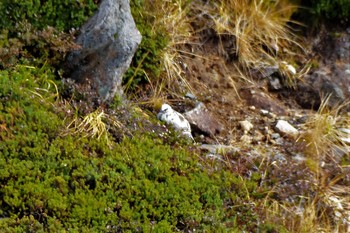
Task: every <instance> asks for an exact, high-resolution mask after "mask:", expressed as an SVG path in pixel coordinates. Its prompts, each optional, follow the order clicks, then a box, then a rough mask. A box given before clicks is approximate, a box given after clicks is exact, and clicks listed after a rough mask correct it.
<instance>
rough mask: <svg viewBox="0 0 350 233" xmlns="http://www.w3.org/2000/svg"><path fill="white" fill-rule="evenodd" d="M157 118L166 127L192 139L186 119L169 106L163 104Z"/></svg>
mask: <svg viewBox="0 0 350 233" xmlns="http://www.w3.org/2000/svg"><path fill="white" fill-rule="evenodd" d="M157 118H158V119H159V120H161V121H164V122H165V123H167V124H168V125H171V126H172V127H174V129H175V130H177V131H180V132H181V133H182V134H183V135H184V136H186V137H188V138H190V139H192V140H194V139H193V137H192V134H191V126H190V123H189V122H188V121H187V120H186V118H185V117H184V116H183V115H182V114H181V113H179V112H177V111H175V110H174V109H172V107H171V106H170V105H169V104H163V105H162V107H161V109H160V111H159V113H158V114H157Z"/></svg>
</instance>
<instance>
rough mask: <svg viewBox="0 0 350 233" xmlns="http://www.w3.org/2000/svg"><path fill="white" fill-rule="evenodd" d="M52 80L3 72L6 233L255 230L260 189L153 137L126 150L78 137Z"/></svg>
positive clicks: (24, 71) (127, 143)
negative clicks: (253, 204)
mask: <svg viewBox="0 0 350 233" xmlns="http://www.w3.org/2000/svg"><path fill="white" fill-rule="evenodd" d="M53 78H54V76H53V75H52V71H51V69H50V67H42V68H41V69H39V68H36V67H32V66H28V65H20V66H19V65H18V66H16V67H15V68H13V69H10V70H8V71H1V72H0V80H1V81H0V93H1V94H0V103H1V105H0V138H1V144H0V171H1V172H0V181H1V182H0V184H1V188H0V196H1V202H0V204H1V212H0V214H1V217H2V218H1V220H0V229H1V232H62V231H63V232H64V231H70V232H125V231H130V232H137V231H142V232H151V231H152V232H174V231H176V230H180V231H192V230H194V229H196V230H200V231H217V230H222V231H224V230H225V229H228V225H227V224H228V223H230V224H231V225H232V224H233V225H234V223H235V221H239V219H241V220H240V221H243V219H244V221H247V223H246V224H245V226H244V227H249V226H250V227H252V226H256V225H255V224H256V218H257V217H256V216H255V215H254V214H253V213H252V212H251V211H248V209H247V206H245V205H241V203H240V202H241V201H243V200H244V199H245V198H246V189H249V190H247V191H249V192H254V191H256V189H257V187H258V183H257V182H258V180H255V179H253V180H252V181H248V180H243V179H242V177H240V176H238V175H234V174H232V173H231V172H229V171H227V170H226V169H221V168H222V167H220V168H219V169H217V166H220V165H219V164H216V163H215V162H214V163H213V164H211V165H210V166H209V165H206V164H205V163H204V162H203V161H201V160H200V156H198V155H197V154H196V153H195V152H190V151H189V150H187V149H185V148H182V147H181V146H177V147H172V146H170V145H166V144H164V142H163V141H161V140H160V139H157V136H156V135H152V134H149V133H143V134H140V136H137V137H134V138H132V139H130V138H124V139H123V140H122V141H121V142H120V143H115V142H113V140H112V141H111V140H109V141H107V140H99V139H98V138H96V137H92V138H91V137H86V135H84V133H83V131H82V132H80V133H70V131H67V130H66V126H67V125H68V123H69V121H70V118H72V114H68V112H74V111H73V109H71V108H70V107H69V105H64V104H63V102H62V101H61V100H59V99H58V98H57V90H56V88H57V85H55V83H54V81H53ZM66 118H67V119H66ZM65 119H66V120H65ZM215 167H216V168H215ZM213 168H215V169H214V170H215V172H214V170H213ZM248 184H249V185H248ZM242 187H245V189H244V191H242V190H241V189H242ZM234 205H237V206H239V207H238V208H237V207H236V208H232V206H234ZM243 209H244V211H243ZM238 212H239V213H240V216H239V217H237V216H236V214H235V213H238ZM237 219H238V220H237ZM235 227H236V226H235V225H234V226H230V228H231V229H234V228H235Z"/></svg>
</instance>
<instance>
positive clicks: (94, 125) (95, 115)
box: [67, 109, 122, 143]
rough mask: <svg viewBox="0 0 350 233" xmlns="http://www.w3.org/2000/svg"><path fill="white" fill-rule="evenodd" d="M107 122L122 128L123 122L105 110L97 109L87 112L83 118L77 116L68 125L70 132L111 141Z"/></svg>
mask: <svg viewBox="0 0 350 233" xmlns="http://www.w3.org/2000/svg"><path fill="white" fill-rule="evenodd" d="M106 122H108V123H109V124H112V125H113V126H114V127H117V128H121V127H122V123H120V122H119V121H117V120H116V119H113V118H112V117H110V116H109V115H108V114H106V113H105V112H104V111H103V110H100V109H97V110H96V111H94V112H91V113H89V114H87V115H86V116H85V117H84V118H83V119H81V118H78V117H77V118H75V119H74V120H73V121H72V122H71V123H70V124H69V125H68V126H67V130H68V134H83V137H91V138H94V137H96V138H97V139H101V138H103V139H104V140H106V142H107V143H109V139H108V127H107V124H106Z"/></svg>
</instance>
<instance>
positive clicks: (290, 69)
mask: <svg viewBox="0 0 350 233" xmlns="http://www.w3.org/2000/svg"><path fill="white" fill-rule="evenodd" d="M281 63H282V64H283V65H282V69H285V70H287V71H288V72H289V73H290V74H291V75H295V74H296V73H297V71H296V69H295V68H294V66H292V65H290V64H288V63H287V62H285V61H282V62H281Z"/></svg>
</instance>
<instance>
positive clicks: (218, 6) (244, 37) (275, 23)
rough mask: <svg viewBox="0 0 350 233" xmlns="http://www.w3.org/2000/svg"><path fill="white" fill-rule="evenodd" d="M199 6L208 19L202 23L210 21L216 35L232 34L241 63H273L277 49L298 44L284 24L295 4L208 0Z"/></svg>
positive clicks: (256, 65)
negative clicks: (206, 3)
mask: <svg viewBox="0 0 350 233" xmlns="http://www.w3.org/2000/svg"><path fill="white" fill-rule="evenodd" d="M201 9H203V15H205V16H206V17H209V18H210V19H211V20H209V24H208V23H207V24H203V25H205V26H204V27H208V25H209V27H212V29H214V31H215V32H216V33H217V35H218V36H219V37H222V36H230V38H232V40H233V43H234V44H235V53H236V55H237V57H238V60H239V62H240V63H241V64H242V65H243V67H246V68H258V69H259V68H262V67H266V66H271V65H275V64H277V61H278V59H277V54H278V53H279V52H281V51H282V50H283V51H287V50H286V49H287V48H290V47H291V46H294V47H295V46H297V47H301V46H300V44H298V43H297V42H296V41H295V38H296V36H295V35H294V34H293V32H292V29H291V28H290V27H289V26H288V24H287V23H290V22H292V21H291V20H290V16H291V14H292V13H293V12H294V11H295V10H296V9H297V7H296V6H294V5H292V4H289V3H288V2H286V1H279V0H277V1H269V0H268V1H258V0H253V1H250V0H222V1H211V2H210V4H209V5H207V7H206V8H202V7H201ZM203 19H204V17H203ZM210 23H211V25H210ZM203 29H204V28H203Z"/></svg>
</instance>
